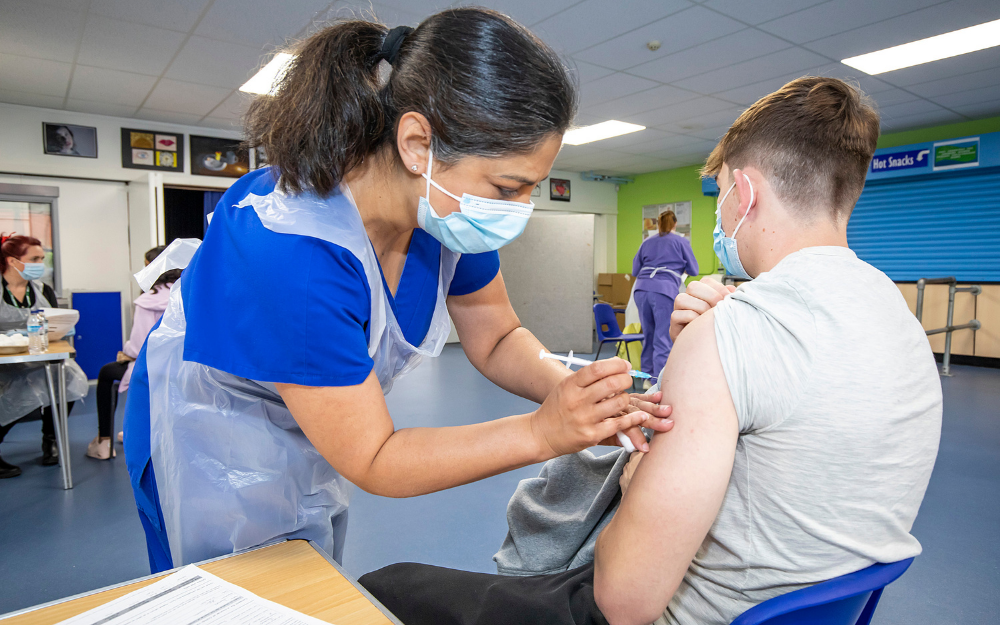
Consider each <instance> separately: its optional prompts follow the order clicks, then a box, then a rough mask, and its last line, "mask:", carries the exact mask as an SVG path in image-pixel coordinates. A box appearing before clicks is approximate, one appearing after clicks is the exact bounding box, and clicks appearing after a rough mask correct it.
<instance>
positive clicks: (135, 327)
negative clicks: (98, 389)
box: [118, 284, 170, 393]
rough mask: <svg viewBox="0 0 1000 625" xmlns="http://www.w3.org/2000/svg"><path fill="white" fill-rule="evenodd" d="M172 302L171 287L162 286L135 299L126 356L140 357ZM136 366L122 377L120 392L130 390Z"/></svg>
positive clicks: (124, 349) (131, 365)
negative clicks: (141, 350)
mask: <svg viewBox="0 0 1000 625" xmlns="http://www.w3.org/2000/svg"><path fill="white" fill-rule="evenodd" d="M169 300H170V285H169V284H167V285H160V286H158V287H156V291H155V292H154V291H149V292H148V293H143V294H142V295H140V296H139V297H137V298H135V315H134V316H133V317H132V334H131V336H129V339H128V340H127V341H126V342H125V347H123V348H122V351H123V352H125V354H126V355H128V356H131V357H132V358H136V357H138V356H139V350H140V349H142V344H143V343H145V342H146V336H147V335H148V334H149V331H150V330H152V329H153V326H155V325H156V322H157V321H159V320H160V317H162V316H163V311H164V310H166V309H167V302H168V301H169ZM134 366H135V362H130V363H128V369H127V370H126V371H125V376H124V377H122V381H121V383H120V384H119V385H118V392H119V393H124V392H125V391H127V390H128V381H129V380H130V379H132V367H134Z"/></svg>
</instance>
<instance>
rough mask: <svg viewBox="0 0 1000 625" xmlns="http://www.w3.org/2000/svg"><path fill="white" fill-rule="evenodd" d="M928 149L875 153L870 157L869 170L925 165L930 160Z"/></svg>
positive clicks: (887, 169) (892, 169) (894, 169)
mask: <svg viewBox="0 0 1000 625" xmlns="http://www.w3.org/2000/svg"><path fill="white" fill-rule="evenodd" d="M930 153H931V151H930V150H906V151H904V152H890V153H888V154H877V155H875V157H874V158H873V159H872V165H871V170H870V171H872V172H873V173H874V172H877V171H897V170H900V169H915V168H917V167H927V165H928V163H930V162H931V159H930Z"/></svg>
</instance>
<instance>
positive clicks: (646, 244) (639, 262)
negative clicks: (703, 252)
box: [632, 232, 698, 299]
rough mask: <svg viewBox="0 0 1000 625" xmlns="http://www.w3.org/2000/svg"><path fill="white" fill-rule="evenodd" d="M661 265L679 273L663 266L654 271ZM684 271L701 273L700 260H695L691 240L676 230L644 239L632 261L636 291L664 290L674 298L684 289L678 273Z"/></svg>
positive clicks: (665, 293)
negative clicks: (699, 269) (675, 231)
mask: <svg viewBox="0 0 1000 625" xmlns="http://www.w3.org/2000/svg"><path fill="white" fill-rule="evenodd" d="M657 267H664V268H666V269H669V270H670V271H673V272H675V273H676V274H677V275H674V273H671V272H670V271H664V270H663V269H660V270H658V271H654V269H655V268H657ZM654 273H655V275H653V274H654ZM682 273H686V274H688V275H689V276H696V275H698V261H697V260H695V257H694V250H692V249H691V242H690V241H688V240H687V239H685V238H684V237H682V236H681V235H679V234H674V233H673V232H670V233H667V234H664V235H654V236H651V237H649V238H648V239H646V240H645V241H643V242H642V245H640V246H639V251H638V252H637V253H636V255H635V260H633V261H632V275H633V276H636V285H635V290H636V291H651V292H653V293H662V294H663V295H666V296H667V297H669V298H671V299H673V298H675V297H677V292H678V291H679V290H680V285H681V281H680V278H679V277H678V276H679V275H680V274H682Z"/></svg>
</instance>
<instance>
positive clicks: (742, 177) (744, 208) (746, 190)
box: [733, 169, 759, 219]
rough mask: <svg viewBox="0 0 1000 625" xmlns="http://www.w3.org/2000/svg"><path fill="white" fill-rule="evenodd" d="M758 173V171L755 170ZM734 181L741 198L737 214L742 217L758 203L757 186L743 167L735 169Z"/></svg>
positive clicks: (738, 195)
mask: <svg viewBox="0 0 1000 625" xmlns="http://www.w3.org/2000/svg"><path fill="white" fill-rule="evenodd" d="M753 173H754V174H756V173H757V172H753ZM733 182H735V183H736V194H737V197H738V198H739V200H740V204H739V207H738V208H737V209H736V210H737V215H738V217H739V218H740V219H742V218H743V216H744V215H746V214H747V212H748V211H749V210H750V209H751V208H753V207H754V205H755V204H756V203H757V187H758V186H759V184H754V183H753V182H751V179H750V176H749V174H747V173H746V172H745V171H744V170H742V169H734V170H733Z"/></svg>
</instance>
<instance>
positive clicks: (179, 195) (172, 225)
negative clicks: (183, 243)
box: [163, 186, 223, 245]
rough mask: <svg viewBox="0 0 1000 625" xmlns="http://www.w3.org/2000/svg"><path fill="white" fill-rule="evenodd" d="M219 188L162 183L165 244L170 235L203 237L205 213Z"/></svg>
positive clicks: (170, 239) (171, 237)
mask: <svg viewBox="0 0 1000 625" xmlns="http://www.w3.org/2000/svg"><path fill="white" fill-rule="evenodd" d="M222 194H223V190H215V189H197V188H191V187H167V186H164V187H163V226H164V234H165V235H166V236H165V240H164V243H165V244H166V245H170V242H171V241H173V240H174V239H204V238H205V230H206V229H207V227H208V218H207V216H208V214H209V213H211V212H212V211H214V210H215V205H216V204H217V203H218V202H219V199H221V198H222Z"/></svg>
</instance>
